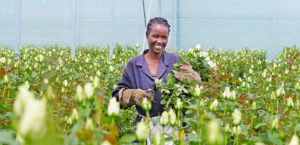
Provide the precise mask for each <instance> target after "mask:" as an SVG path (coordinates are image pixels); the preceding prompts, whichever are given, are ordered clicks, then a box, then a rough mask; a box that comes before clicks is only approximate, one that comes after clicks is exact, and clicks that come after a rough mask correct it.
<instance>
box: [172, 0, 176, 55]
mask: <svg viewBox="0 0 300 145" xmlns="http://www.w3.org/2000/svg"><path fill="white" fill-rule="evenodd" d="M173 13H174V26H173V27H174V37H173V41H174V49H175V50H177V0H174V9H173Z"/></svg>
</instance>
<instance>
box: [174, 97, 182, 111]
mask: <svg viewBox="0 0 300 145" xmlns="http://www.w3.org/2000/svg"><path fill="white" fill-rule="evenodd" d="M182 108H183V102H182V101H181V99H180V98H177V99H176V102H175V109H176V110H181V109H182Z"/></svg>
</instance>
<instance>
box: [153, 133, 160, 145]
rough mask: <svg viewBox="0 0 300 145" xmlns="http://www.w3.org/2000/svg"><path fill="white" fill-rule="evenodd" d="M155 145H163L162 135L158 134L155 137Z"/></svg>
mask: <svg viewBox="0 0 300 145" xmlns="http://www.w3.org/2000/svg"><path fill="white" fill-rule="evenodd" d="M153 144H154V145H161V134H160V133H159V132H156V133H155V135H154V142H153Z"/></svg>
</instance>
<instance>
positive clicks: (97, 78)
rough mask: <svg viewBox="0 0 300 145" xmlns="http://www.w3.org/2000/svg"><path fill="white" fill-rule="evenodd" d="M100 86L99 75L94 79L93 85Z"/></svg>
mask: <svg viewBox="0 0 300 145" xmlns="http://www.w3.org/2000/svg"><path fill="white" fill-rule="evenodd" d="M98 86H99V77H97V76H95V77H94V79H93V87H94V88H97V87H98Z"/></svg>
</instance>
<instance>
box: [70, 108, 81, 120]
mask: <svg viewBox="0 0 300 145" xmlns="http://www.w3.org/2000/svg"><path fill="white" fill-rule="evenodd" d="M71 118H72V120H78V118H79V115H78V112H77V110H76V109H75V108H73V111H72V114H71Z"/></svg>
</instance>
